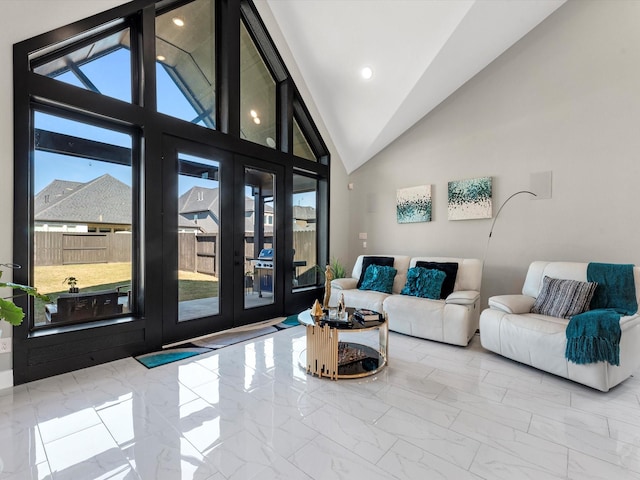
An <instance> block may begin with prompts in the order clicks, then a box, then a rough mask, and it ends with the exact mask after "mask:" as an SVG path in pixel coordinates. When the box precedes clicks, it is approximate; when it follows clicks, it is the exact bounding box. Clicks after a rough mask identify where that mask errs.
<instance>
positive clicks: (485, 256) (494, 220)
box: [482, 190, 538, 270]
mask: <svg viewBox="0 0 640 480" xmlns="http://www.w3.org/2000/svg"><path fill="white" fill-rule="evenodd" d="M521 193H526V194H528V195H533V196H534V197H537V196H538V195H537V194H535V193H533V192H530V191H529V190H520V191H519V192H516V193H514V194H512V195H511V196H509V198H507V199H506V200H505V201H504V202H503V203H502V205H500V208H499V209H498V212H497V213H496V216H495V217H493V222H491V229H490V230H489V237H488V238H487V246H486V247H485V249H484V256H483V257H482V269H483V270H484V262H485V261H486V259H487V252H488V251H489V242H491V236H492V235H493V227H494V226H495V224H496V220H498V217H499V216H500V212H501V211H502V209H503V208H504V207H505V205H506V204H507V203H509V201H510V200H511V199H512V198H513V197H515V196H517V195H520V194H521Z"/></svg>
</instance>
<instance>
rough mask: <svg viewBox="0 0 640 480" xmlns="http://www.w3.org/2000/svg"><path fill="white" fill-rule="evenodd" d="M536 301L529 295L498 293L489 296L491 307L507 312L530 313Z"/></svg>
mask: <svg viewBox="0 0 640 480" xmlns="http://www.w3.org/2000/svg"><path fill="white" fill-rule="evenodd" d="M535 301H536V299H535V298H533V297H530V296H528V295H498V296H495V297H491V298H489V308H494V309H496V310H502V311H503V312H507V313H517V314H519V313H529V312H530V311H531V307H533V304H534V303H535Z"/></svg>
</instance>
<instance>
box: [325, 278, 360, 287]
mask: <svg viewBox="0 0 640 480" xmlns="http://www.w3.org/2000/svg"><path fill="white" fill-rule="evenodd" d="M357 286H358V279H357V278H351V277H349V278H336V279H334V280H331V288H335V289H336V290H352V289H354V288H356V287H357Z"/></svg>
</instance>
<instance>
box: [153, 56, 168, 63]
mask: <svg viewBox="0 0 640 480" xmlns="http://www.w3.org/2000/svg"><path fill="white" fill-rule="evenodd" d="M166 59H167V57H165V56H164V55H158V56H157V57H156V60H158V61H159V62H164V61H165V60H166Z"/></svg>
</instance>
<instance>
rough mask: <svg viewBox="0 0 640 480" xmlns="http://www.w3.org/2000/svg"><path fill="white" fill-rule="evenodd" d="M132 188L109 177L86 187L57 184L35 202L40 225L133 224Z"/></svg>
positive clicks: (44, 189) (58, 182)
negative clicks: (41, 223)
mask: <svg viewBox="0 0 640 480" xmlns="http://www.w3.org/2000/svg"><path fill="white" fill-rule="evenodd" d="M131 198H132V195H131V187H129V186H128V185H126V184H124V183H122V182H121V181H120V180H118V179H116V178H114V177H112V176H111V175H109V174H104V175H102V176H100V177H98V178H95V179H93V180H91V181H90V182H87V183H81V182H70V181H66V180H54V181H53V182H51V183H50V184H49V185H47V186H46V187H45V188H43V189H42V190H41V191H40V192H39V193H38V194H37V195H36V197H35V199H34V217H35V220H36V221H38V222H83V223H111V224H122V225H130V224H131V210H132V206H131Z"/></svg>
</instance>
